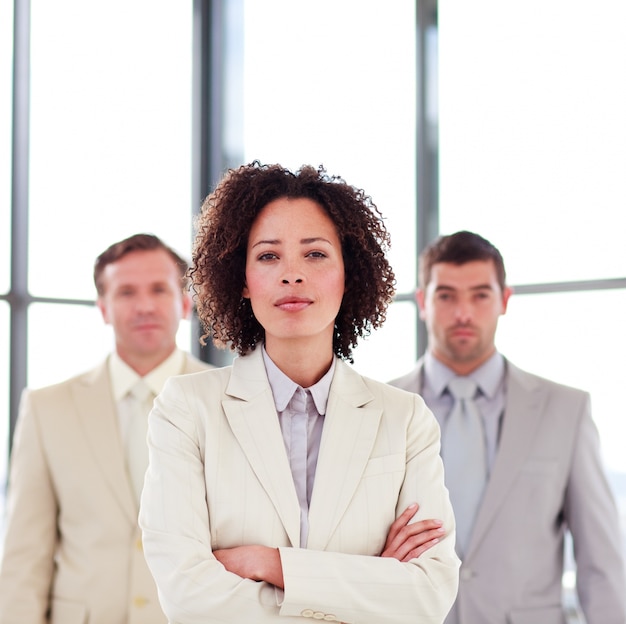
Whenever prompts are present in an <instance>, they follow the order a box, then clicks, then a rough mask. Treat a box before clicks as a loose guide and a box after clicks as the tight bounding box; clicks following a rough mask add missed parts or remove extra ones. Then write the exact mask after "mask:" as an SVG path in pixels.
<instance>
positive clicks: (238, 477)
mask: <svg viewBox="0 0 626 624" xmlns="http://www.w3.org/2000/svg"><path fill="white" fill-rule="evenodd" d="M148 445H149V448H150V465H149V467H148V471H147V473H146V482H145V487H144V491H143V496H142V503H141V511H140V515H139V523H140V526H141V528H142V530H143V536H144V548H145V554H146V559H147V561H148V565H149V567H150V569H151V571H152V573H153V575H154V577H155V579H156V582H157V586H158V588H159V595H160V598H161V602H162V605H163V609H164V611H165V613H166V614H167V615H168V617H169V619H170V622H172V623H176V624H214V623H218V622H219V623H226V622H228V623H235V624H240V623H241V624H247V623H250V624H269V623H276V622H283V623H284V624H290V623H293V624H295V623H297V622H299V623H301V622H303V621H307V620H303V618H312V619H323V620H325V621H342V622H350V623H352V622H353V623H355V624H356V623H360V624H382V623H383V622H384V623H386V624H393V623H406V624H409V623H411V624H415V623H417V622H419V623H420V624H434V623H435V622H437V623H441V622H443V619H444V617H445V615H446V614H447V612H448V610H449V608H450V606H451V605H452V603H453V601H454V597H455V595H456V590H457V585H458V565H459V561H458V559H457V557H456V554H455V552H454V539H455V533H454V517H453V515H452V509H451V506H450V503H449V498H448V493H447V490H446V489H445V486H444V484H443V467H442V463H441V460H440V458H439V427H438V425H437V423H436V421H435V418H434V416H433V415H432V414H431V412H430V411H429V410H428V409H427V408H426V407H425V405H424V403H423V401H422V400H421V399H420V398H419V397H417V396H415V395H412V394H410V393H407V392H403V391H401V390H398V389H397V388H391V387H390V386H388V385H386V384H382V383H380V382H375V381H371V380H369V379H365V378H363V377H361V376H360V375H358V374H357V373H356V372H355V371H354V370H353V369H351V368H350V367H349V366H348V365H347V364H345V363H343V362H342V361H337V364H336V369H335V373H334V378H333V381H332V384H331V388H330V394H329V400H328V406H327V412H326V416H325V422H324V429H323V434H322V440H321V445H320V452H319V459H318V464H317V471H316V475H315V485H314V489H313V494H312V499H311V505H310V511H309V536H308V543H307V548H299V544H300V508H299V504H298V499H297V496H296V490H295V486H294V482H293V478H292V475H291V471H290V468H289V463H288V459H287V455H286V451H285V446H284V442H283V438H282V434H281V429H280V425H279V422H278V417H277V414H276V408H275V406H274V400H273V396H272V391H271V389H270V386H269V383H268V380H267V375H266V373H265V367H264V364H263V359H262V353H261V348H257V349H256V350H255V351H253V352H252V353H251V354H249V355H246V356H245V357H239V358H237V359H235V361H234V363H233V366H232V367H227V368H222V369H217V370H213V371H207V372H204V373H199V374H196V375H190V376H187V377H174V378H171V379H170V380H169V381H168V383H167V384H166V386H165V388H164V389H163V391H162V392H161V394H160V395H159V396H158V397H157V399H156V401H155V405H154V408H153V410H152V412H151V414H150V419H149V431H148ZM413 502H418V503H419V505H420V509H419V513H418V514H417V517H418V518H420V519H421V518H440V519H441V520H443V522H444V527H445V529H446V531H447V535H446V537H445V538H443V539H442V540H441V541H440V543H439V544H437V545H435V546H434V547H433V548H432V549H430V550H428V551H427V552H426V553H425V554H423V555H422V556H421V557H419V558H418V559H414V560H412V561H411V562H409V563H400V562H399V561H397V560H395V559H391V558H381V557H378V556H377V555H379V554H380V552H381V551H382V549H383V546H384V542H385V538H386V536H387V532H388V529H389V527H390V525H391V523H392V522H393V521H394V519H395V518H396V517H397V515H398V514H399V513H400V512H401V511H403V510H404V509H405V508H406V507H408V505H409V504H411V503H413ZM248 544H261V545H265V546H269V547H276V548H278V549H279V551H280V557H281V561H282V567H283V573H284V579H285V589H284V592H283V591H281V590H278V589H276V588H275V587H274V586H272V585H270V584H268V583H265V582H254V581H251V580H247V579H242V578H240V577H239V576H237V575H235V574H233V573H231V572H228V571H226V569H225V568H224V567H223V566H222V564H221V563H219V562H218V561H217V560H216V559H215V557H214V556H213V554H212V551H213V550H214V549H221V548H229V547H234V546H240V545H248Z"/></svg>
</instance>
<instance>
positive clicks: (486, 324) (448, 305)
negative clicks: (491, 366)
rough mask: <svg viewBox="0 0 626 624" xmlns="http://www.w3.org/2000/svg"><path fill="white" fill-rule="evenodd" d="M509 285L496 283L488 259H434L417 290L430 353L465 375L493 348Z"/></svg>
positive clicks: (494, 271) (496, 280) (494, 273)
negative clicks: (456, 261) (426, 278)
mask: <svg viewBox="0 0 626 624" xmlns="http://www.w3.org/2000/svg"><path fill="white" fill-rule="evenodd" d="M510 295H511V289H510V288H506V289H505V291H504V292H502V289H501V288H500V285H499V284H498V279H497V275H496V268H495V265H494V263H493V261H492V260H486V261H483V260H476V261H472V262H466V263H465V264H460V265H457V264H451V263H448V262H441V263H437V264H435V265H433V268H432V274H431V278H430V282H429V283H428V285H427V286H426V289H425V290H420V291H418V293H417V300H418V303H419V306H420V318H421V319H422V320H423V321H424V322H425V323H426V328H427V330H428V344H429V349H430V351H431V353H432V354H433V355H434V356H435V357H436V358H437V359H438V360H440V361H441V362H443V363H444V364H446V365H447V366H449V367H450V368H451V369H453V370H454V371H456V372H457V373H459V374H462V375H465V374H467V373H469V372H471V371H472V370H474V369H475V368H477V367H478V366H480V365H481V364H482V363H483V362H485V361H486V360H487V359H489V357H490V356H491V355H492V354H493V353H494V351H495V334H496V328H497V325H498V318H499V317H500V315H501V314H504V313H505V312H506V307H507V303H508V300H509V297H510Z"/></svg>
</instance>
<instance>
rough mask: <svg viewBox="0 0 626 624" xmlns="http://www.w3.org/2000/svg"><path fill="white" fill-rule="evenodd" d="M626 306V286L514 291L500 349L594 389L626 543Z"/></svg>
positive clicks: (541, 370) (527, 364) (562, 378)
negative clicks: (574, 290) (538, 292)
mask: <svg viewBox="0 0 626 624" xmlns="http://www.w3.org/2000/svg"><path fill="white" fill-rule="evenodd" d="M625 309H626V290H607V291H596V292H593V291H592V292H580V293H554V294H549V295H545V294H544V295H513V297H512V298H511V299H510V303H509V308H508V311H507V314H506V315H505V316H503V317H502V319H501V321H500V328H499V333H498V348H499V349H501V350H502V352H503V353H504V354H505V355H506V356H507V357H508V358H510V359H511V361H512V362H514V363H515V364H517V365H518V366H521V367H522V368H525V369H527V370H529V371H531V372H533V373H536V374H538V375H542V376H544V377H548V378H550V379H554V380H555V381H558V382H561V383H565V384H568V385H571V386H575V387H578V388H583V389H585V390H587V391H589V392H591V398H592V405H593V416H594V420H595V421H596V424H597V426H598V429H599V431H600V438H601V443H602V452H603V456H604V460H605V463H606V468H607V471H608V474H609V478H610V479H611V484H612V486H613V489H614V491H615V494H616V497H617V499H618V504H619V506H620V511H621V517H622V526H623V528H624V538H625V540H624V543H625V544H626V455H625V454H624V440H626V408H624V401H623V397H622V395H623V392H622V388H623V386H624V367H623V366H622V361H623V354H624V353H626V333H625V332H624V331H622V327H623V324H624V320H623V317H624V310H625ZM625 554H626V550H625Z"/></svg>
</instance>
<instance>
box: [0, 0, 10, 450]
mask: <svg viewBox="0 0 626 624" xmlns="http://www.w3.org/2000/svg"><path fill="white" fill-rule="evenodd" d="M12 99H13V3H12V2H1V3H0V293H6V292H7V291H8V290H9V280H10V254H11V244H10V240H11V238H10V236H11V171H12V167H11V137H12V134H11V132H12V113H11V111H12V109H13V102H12ZM0 459H1V457H0Z"/></svg>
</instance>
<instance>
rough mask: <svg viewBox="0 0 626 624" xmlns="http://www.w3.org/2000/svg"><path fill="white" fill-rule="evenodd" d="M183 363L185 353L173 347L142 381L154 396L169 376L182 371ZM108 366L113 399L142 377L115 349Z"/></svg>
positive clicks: (124, 394) (120, 395) (122, 395)
mask: <svg viewBox="0 0 626 624" xmlns="http://www.w3.org/2000/svg"><path fill="white" fill-rule="evenodd" d="M184 363H185V354H184V353H183V352H182V351H181V350H180V349H174V351H173V352H172V354H171V355H170V356H168V357H167V358H166V359H165V360H164V361H163V362H161V364H159V365H158V366H157V367H156V368H154V369H152V370H151V371H150V372H149V373H148V374H147V375H145V376H144V377H143V381H144V382H145V384H146V385H147V386H148V388H150V390H151V391H152V393H153V394H154V395H155V396H156V395H157V394H159V392H161V390H162V389H163V386H164V385H165V382H166V381H167V379H168V378H169V377H172V376H173V375H180V374H181V373H182V372H183V367H184ZM108 366H109V375H110V377H111V387H112V389H113V398H114V399H115V401H119V400H120V399H121V398H122V397H124V396H126V394H127V393H128V391H129V390H130V389H131V388H132V387H133V386H134V385H135V384H136V383H137V381H138V380H139V379H142V377H140V376H139V375H138V374H137V373H136V372H135V371H134V370H133V369H132V368H131V367H130V366H128V364H126V362H124V360H122V358H121V357H120V356H119V355H118V354H117V352H115V351H114V352H113V353H111V355H110V356H109V363H108Z"/></svg>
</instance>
